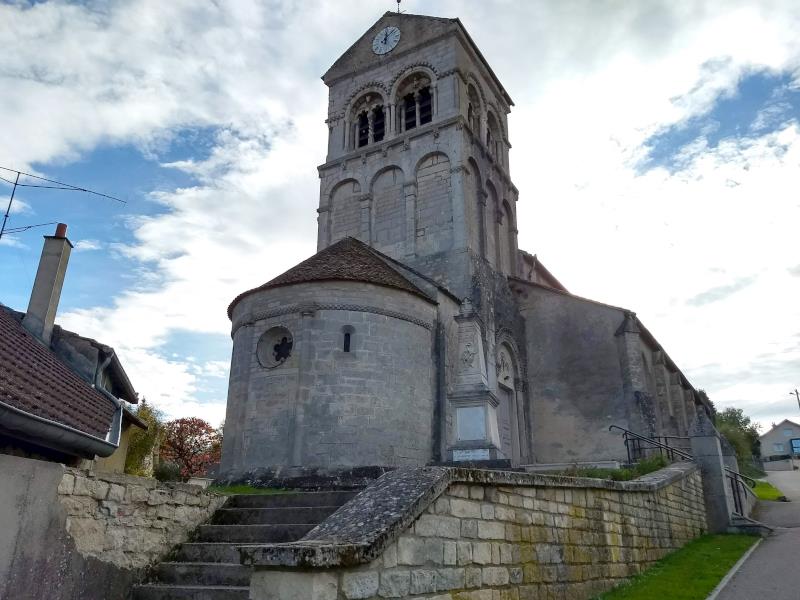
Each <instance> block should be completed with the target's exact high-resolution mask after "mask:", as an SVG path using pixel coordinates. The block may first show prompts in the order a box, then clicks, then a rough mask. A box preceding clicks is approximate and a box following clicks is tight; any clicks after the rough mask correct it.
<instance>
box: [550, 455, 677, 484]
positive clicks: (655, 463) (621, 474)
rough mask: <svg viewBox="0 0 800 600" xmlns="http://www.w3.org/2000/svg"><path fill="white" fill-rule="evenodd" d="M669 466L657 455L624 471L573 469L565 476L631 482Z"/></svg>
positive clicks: (644, 459)
mask: <svg viewBox="0 0 800 600" xmlns="http://www.w3.org/2000/svg"><path fill="white" fill-rule="evenodd" d="M668 464H669V463H668V461H667V459H666V458H664V457H663V456H661V455H660V454H656V455H655V456H651V457H650V458H643V459H642V460H640V461H639V462H638V463H636V464H635V465H633V466H632V467H624V468H622V469H598V468H594V467H588V468H573V469H568V470H566V471H564V472H563V475H568V476H569V477H591V478H592V479H611V480H612V481H630V480H631V479H636V478H637V477H641V476H642V475H647V474H648V473H652V472H653V471H658V470H659V469H663V468H664V467H666V466H667V465H668Z"/></svg>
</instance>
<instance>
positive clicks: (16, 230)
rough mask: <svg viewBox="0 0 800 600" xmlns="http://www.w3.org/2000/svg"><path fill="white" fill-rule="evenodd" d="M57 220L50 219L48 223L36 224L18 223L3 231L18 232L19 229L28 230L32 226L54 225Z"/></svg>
mask: <svg viewBox="0 0 800 600" xmlns="http://www.w3.org/2000/svg"><path fill="white" fill-rule="evenodd" d="M56 223H58V221H50V222H49V223H37V224H36V225H20V226H19V227H8V228H6V230H5V231H4V232H3V233H20V232H21V231H28V229H33V228H34V227H44V226H46V225H55V224H56Z"/></svg>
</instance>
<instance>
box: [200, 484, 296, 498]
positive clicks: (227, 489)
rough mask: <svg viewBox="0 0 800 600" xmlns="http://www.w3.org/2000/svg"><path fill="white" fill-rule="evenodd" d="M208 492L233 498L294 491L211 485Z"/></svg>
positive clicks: (249, 486)
mask: <svg viewBox="0 0 800 600" xmlns="http://www.w3.org/2000/svg"><path fill="white" fill-rule="evenodd" d="M208 491H209V492H216V493H217V494H223V495H225V496H233V495H234V494H261V495H265V496H268V495H272V494H291V493H292V492H293V491H294V490H281V489H277V488H263V487H253V486H252V485H211V486H209V487H208Z"/></svg>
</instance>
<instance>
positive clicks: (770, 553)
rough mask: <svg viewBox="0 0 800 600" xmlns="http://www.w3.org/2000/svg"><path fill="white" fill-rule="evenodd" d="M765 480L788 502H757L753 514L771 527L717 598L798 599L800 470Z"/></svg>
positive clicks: (778, 473)
mask: <svg viewBox="0 0 800 600" xmlns="http://www.w3.org/2000/svg"><path fill="white" fill-rule="evenodd" d="M767 480H768V481H769V482H770V483H771V484H772V485H774V486H775V487H777V488H778V489H780V490H781V491H782V492H783V493H784V494H786V497H787V498H789V499H790V500H792V502H766V501H761V502H759V503H758V506H757V507H756V512H755V515H754V516H755V518H756V519H758V520H759V521H761V522H763V523H766V524H767V525H770V526H771V527H775V533H773V534H772V535H771V536H770V537H768V538H767V539H765V540H764V541H763V542H761V545H760V546H759V547H758V548H756V551H755V552H753V554H751V555H750V558H748V559H747V562H745V563H744V565H742V568H741V569H739V571H738V572H737V573H736V575H734V576H733V579H731V581H730V582H729V583H728V585H727V586H725V589H724V590H722V593H720V595H719V596H718V600H800V565H798V554H800V471H774V472H772V473H769V475H768V476H767Z"/></svg>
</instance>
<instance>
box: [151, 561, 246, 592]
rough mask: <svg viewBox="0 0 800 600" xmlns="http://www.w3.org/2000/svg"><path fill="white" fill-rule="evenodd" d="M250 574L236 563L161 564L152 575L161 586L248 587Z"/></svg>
mask: <svg viewBox="0 0 800 600" xmlns="http://www.w3.org/2000/svg"><path fill="white" fill-rule="evenodd" d="M251 572H252V570H251V569H250V568H249V567H245V566H243V565H240V564H238V563H234V564H230V563H206V562H191V563H187V562H163V563H161V564H159V565H158V566H157V567H156V569H155V573H154V574H155V578H156V579H157V580H158V582H159V583H163V584H178V585H210V586H249V585H250V574H251Z"/></svg>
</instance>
